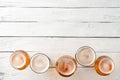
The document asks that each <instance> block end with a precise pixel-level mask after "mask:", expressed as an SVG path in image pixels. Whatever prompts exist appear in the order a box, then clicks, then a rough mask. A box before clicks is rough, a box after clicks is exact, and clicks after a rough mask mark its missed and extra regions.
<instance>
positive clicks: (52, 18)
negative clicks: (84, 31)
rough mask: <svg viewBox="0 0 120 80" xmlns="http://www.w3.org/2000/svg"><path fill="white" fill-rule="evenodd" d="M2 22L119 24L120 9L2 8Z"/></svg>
mask: <svg viewBox="0 0 120 80" xmlns="http://www.w3.org/2000/svg"><path fill="white" fill-rule="evenodd" d="M0 13H1V14H0V19H1V22H5V21H6V22H10V21H13V22H14V21H15V22H39V23H46V24H47V23H51V22H52V23H55V22H64V23H65V22H66V23H119V22H120V9H119V8H114V9H106V8H100V9H98V8H90V9H89V8H83V9H56V8H52V9H49V8H0Z"/></svg>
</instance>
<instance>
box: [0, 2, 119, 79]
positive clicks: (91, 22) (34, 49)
mask: <svg viewBox="0 0 120 80" xmlns="http://www.w3.org/2000/svg"><path fill="white" fill-rule="evenodd" d="M81 46H91V47H92V48H94V49H95V51H96V54H97V57H99V56H101V55H108V56H110V57H111V58H112V59H113V60H114V62H115V70H114V72H113V73H112V74H111V75H109V76H106V77H105V76H100V75H98V74H97V73H96V72H95V70H94V68H93V67H90V68H85V67H82V66H80V65H78V70H77V72H76V73H75V74H74V75H73V76H71V77H68V78H65V77H61V76H60V75H59V74H58V73H57V72H56V70H55V62H56V60H57V58H58V57H60V56H62V55H71V56H73V57H74V55H75V53H76V50H77V49H78V48H79V47H81ZM19 49H22V50H25V51H27V52H28V53H29V54H30V56H32V55H33V54H35V53H45V54H46V55H48V56H49V57H50V59H51V65H50V69H49V70H48V71H47V72H46V73H44V74H35V73H34V72H32V70H31V69H30V67H28V68H27V69H25V70H23V71H18V70H15V69H13V68H12V67H11V66H10V63H9V57H10V55H11V54H12V52H13V51H15V50H19ZM0 62H1V65H0V72H5V78H4V80H119V79H120V74H119V73H120V71H119V68H120V0H92V1H91V0H0Z"/></svg>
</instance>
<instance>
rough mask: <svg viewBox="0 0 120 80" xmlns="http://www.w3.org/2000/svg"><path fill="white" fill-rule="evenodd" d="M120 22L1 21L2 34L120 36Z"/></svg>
mask: <svg viewBox="0 0 120 80" xmlns="http://www.w3.org/2000/svg"><path fill="white" fill-rule="evenodd" d="M119 26H120V23H79V22H78V23H75V22H72V23H64V22H53V23H15V22H13V23H12V22H10V23H9V22H6V23H0V36H56V37H57V36H61V37H120V27H119Z"/></svg>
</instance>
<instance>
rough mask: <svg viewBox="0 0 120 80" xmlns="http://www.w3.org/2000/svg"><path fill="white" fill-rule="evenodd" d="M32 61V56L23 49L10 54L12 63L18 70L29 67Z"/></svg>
mask: <svg viewBox="0 0 120 80" xmlns="http://www.w3.org/2000/svg"><path fill="white" fill-rule="evenodd" d="M29 63H30V57H29V55H28V53H27V52H25V51H23V50H17V51H15V52H13V54H12V55H11V56H10V64H11V66H12V67H13V68H15V69H17V70H23V69H25V68H27V66H28V65H29Z"/></svg>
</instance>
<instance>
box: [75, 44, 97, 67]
mask: <svg viewBox="0 0 120 80" xmlns="http://www.w3.org/2000/svg"><path fill="white" fill-rule="evenodd" d="M75 59H76V61H77V62H78V64H80V65H82V66H91V65H92V64H93V63H94V61H95V59H96V53H95V51H94V49H93V48H91V47H89V46H83V47H80V48H79V49H78V50H77V52H76V54H75Z"/></svg>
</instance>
